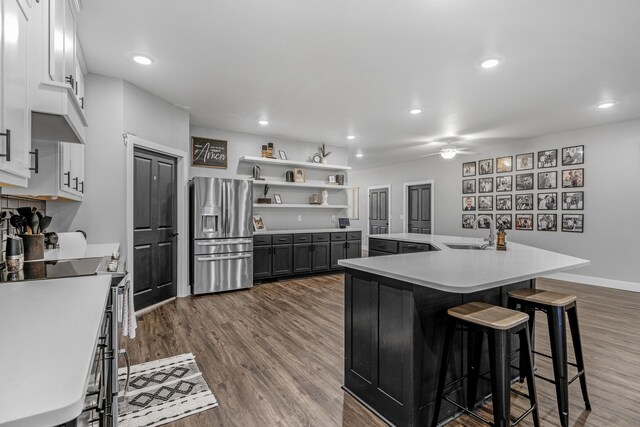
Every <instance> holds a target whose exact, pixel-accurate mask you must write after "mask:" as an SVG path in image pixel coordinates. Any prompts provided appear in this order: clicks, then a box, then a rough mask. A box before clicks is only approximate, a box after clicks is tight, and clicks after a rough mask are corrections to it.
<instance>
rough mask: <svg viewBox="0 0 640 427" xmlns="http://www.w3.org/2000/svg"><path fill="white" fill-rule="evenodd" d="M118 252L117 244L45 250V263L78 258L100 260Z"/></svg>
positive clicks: (118, 245)
mask: <svg viewBox="0 0 640 427" xmlns="http://www.w3.org/2000/svg"><path fill="white" fill-rule="evenodd" d="M119 251H120V244H119V243H98V244H88V245H85V246H71V247H68V248H64V249H46V250H45V251H44V260H45V261H55V260H63V259H80V258H101V257H103V256H107V255H111V254H112V253H114V252H119Z"/></svg>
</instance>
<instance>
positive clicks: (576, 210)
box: [462, 145, 585, 233]
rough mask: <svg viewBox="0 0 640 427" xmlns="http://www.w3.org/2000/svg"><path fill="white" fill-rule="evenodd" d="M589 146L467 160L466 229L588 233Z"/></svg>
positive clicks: (464, 177) (464, 175)
mask: <svg viewBox="0 0 640 427" xmlns="http://www.w3.org/2000/svg"><path fill="white" fill-rule="evenodd" d="M583 165H584V145H574V146H568V147H563V148H553V149H548V150H542V151H537V152H533V153H527V152H525V153H519V154H514V155H510V156H503V157H496V158H488V159H487V158H485V159H480V160H475V161H469V162H464V163H463V164H462V211H463V212H462V228H463V229H473V228H474V225H475V224H476V221H477V222H478V228H489V227H490V221H489V219H491V220H494V221H495V224H496V228H498V227H502V228H503V229H505V230H519V231H541V232H543V231H544V232H556V231H562V232H566V233H582V232H584V213H582V211H583V210H584V193H585V171H584V166H583Z"/></svg>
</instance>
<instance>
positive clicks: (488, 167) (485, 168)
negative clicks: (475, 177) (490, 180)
mask: <svg viewBox="0 0 640 427" xmlns="http://www.w3.org/2000/svg"><path fill="white" fill-rule="evenodd" d="M478 169H479V172H478V173H479V174H480V175H491V174H492V173H493V159H485V160H478Z"/></svg>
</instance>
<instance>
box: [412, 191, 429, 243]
mask: <svg viewBox="0 0 640 427" xmlns="http://www.w3.org/2000/svg"><path fill="white" fill-rule="evenodd" d="M408 192H409V194H408V198H407V200H408V206H407V212H408V214H407V230H408V231H409V233H420V234H431V184H423V185H412V186H410V187H409V190H408Z"/></svg>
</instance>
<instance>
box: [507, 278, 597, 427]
mask: <svg viewBox="0 0 640 427" xmlns="http://www.w3.org/2000/svg"><path fill="white" fill-rule="evenodd" d="M576 300H577V297H576V296H575V295H566V294H561V293H558V292H551V291H543V290H540V289H518V290H514V291H511V292H509V302H508V307H509V308H511V309H515V308H517V306H518V305H520V310H521V311H524V312H527V313H530V315H531V320H530V328H531V327H532V325H533V322H534V320H535V319H534V315H533V314H534V313H535V311H542V312H544V313H546V314H547V323H548V325H549V339H550V341H551V343H550V344H551V356H549V355H548V354H543V353H538V352H536V351H534V353H535V354H538V355H540V356H544V357H548V358H551V360H552V364H553V374H554V378H555V380H551V379H549V378H545V377H543V376H542V375H538V374H536V377H538V378H540V379H543V380H545V381H548V382H550V383H552V384H555V386H556V395H557V400H558V414H559V416H560V424H561V425H562V426H563V427H567V426H568V425H569V384H571V383H572V382H574V381H575V380H576V379H577V378H580V386H581V388H582V398H583V399H584V404H585V407H586V409H587V410H588V411H590V410H591V403H590V402H589V394H588V392H587V377H586V373H585V368H584V358H583V355H582V342H581V340H580V327H579V325H578V308H577V305H576ZM565 313H566V314H567V317H568V319H569V328H570V329H571V339H572V341H573V351H574V353H575V356H576V363H569V362H568V360H567V331H566V324H565ZM532 346H533V343H532ZM568 365H571V366H573V367H575V368H577V369H578V373H577V374H576V375H575V376H574V377H573V378H571V379H568V376H569V373H568ZM527 366H528V365H527ZM527 366H525V369H526V368H527ZM520 377H521V378H522V372H521V374H520Z"/></svg>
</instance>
